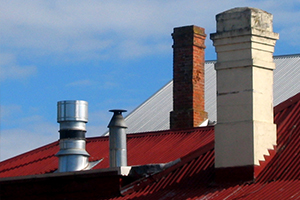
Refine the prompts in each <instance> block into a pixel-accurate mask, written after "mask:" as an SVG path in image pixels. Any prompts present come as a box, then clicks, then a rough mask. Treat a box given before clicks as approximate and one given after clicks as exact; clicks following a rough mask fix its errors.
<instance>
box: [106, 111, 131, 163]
mask: <svg viewBox="0 0 300 200" xmlns="http://www.w3.org/2000/svg"><path fill="white" fill-rule="evenodd" d="M110 112H113V113H114V115H113V117H112V119H111V120H110V122H109V124H108V128H109V165H110V167H121V166H127V144H126V132H125V129H126V128H127V126H126V124H125V121H124V118H123V116H122V112H126V110H117V109H116V110H110Z"/></svg>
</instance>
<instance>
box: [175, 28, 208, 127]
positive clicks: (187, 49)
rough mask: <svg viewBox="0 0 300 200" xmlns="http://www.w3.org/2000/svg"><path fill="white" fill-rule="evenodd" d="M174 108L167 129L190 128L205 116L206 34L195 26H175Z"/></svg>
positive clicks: (203, 119) (197, 124)
mask: <svg viewBox="0 0 300 200" xmlns="http://www.w3.org/2000/svg"><path fill="white" fill-rule="evenodd" d="M172 37H173V40H174V44H173V111H172V112H171V113H170V128H171V129H178V128H181V129H182V128H192V127H197V126H199V125H200V124H201V123H202V122H204V121H205V120H206V119H207V113H206V112H205V111H204V63H205V59H204V49H205V38H206V34H205V33H204V29H203V28H200V27H197V26H184V27H179V28H174V32H173V34H172Z"/></svg>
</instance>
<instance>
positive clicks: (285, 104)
mask: <svg viewBox="0 0 300 200" xmlns="http://www.w3.org/2000/svg"><path fill="white" fill-rule="evenodd" d="M298 101H300V92H299V93H297V94H296V95H294V96H292V97H290V98H288V99H287V100H285V101H283V102H281V103H280V104H278V105H277V106H275V107H274V115H276V114H277V113H279V112H281V111H283V110H284V109H286V108H287V107H289V106H291V105H293V104H294V103H297V102H298Z"/></svg>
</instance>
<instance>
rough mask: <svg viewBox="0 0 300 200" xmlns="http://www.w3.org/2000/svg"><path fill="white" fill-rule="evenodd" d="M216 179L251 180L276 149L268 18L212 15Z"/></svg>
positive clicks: (248, 11)
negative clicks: (215, 56)
mask: <svg viewBox="0 0 300 200" xmlns="http://www.w3.org/2000/svg"><path fill="white" fill-rule="evenodd" d="M216 20H217V32H216V33H214V34H211V36H210V38H211V39H212V40H213V43H214V46H215V48H216V52H217V63H216V64H215V70H216V72H217V125H216V126H215V167H216V179H220V180H221V179H228V178H229V179H238V180H251V179H254V178H255V166H258V165H259V161H262V160H264V155H268V150H269V149H273V147H274V145H276V125H275V124H274V120H273V70H274V69H275V63H274V62H273V52H274V46H275V43H276V40H277V39H278V38H279V37H278V34H277V33H274V32H273V24H272V23H273V22H272V20H273V17H272V15H271V14H269V13H267V12H265V11H263V10H260V9H256V8H248V7H245V8H234V9H231V10H228V11H226V12H223V13H220V14H218V15H217V16H216Z"/></svg>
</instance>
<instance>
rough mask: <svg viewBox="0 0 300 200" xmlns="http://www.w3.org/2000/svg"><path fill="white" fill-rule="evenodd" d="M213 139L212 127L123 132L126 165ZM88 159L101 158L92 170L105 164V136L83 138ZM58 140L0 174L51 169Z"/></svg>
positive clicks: (0, 166)
mask: <svg viewBox="0 0 300 200" xmlns="http://www.w3.org/2000/svg"><path fill="white" fill-rule="evenodd" d="M213 140H214V134H213V127H204V128H197V129H187V130H178V131H170V130H169V131H157V132H149V133H140V134H128V135H127V151H128V165H144V164H149V163H167V162H170V161H173V160H176V159H178V158H180V157H183V156H184V155H186V154H189V153H190V152H192V151H194V150H197V149H198V148H200V147H201V146H203V145H205V144H207V143H209V142H211V141H213ZM86 148H87V151H88V152H89V154H90V155H91V157H90V161H95V160H101V159H103V160H102V161H101V162H100V163H99V164H98V165H97V166H96V167H94V169H100V168H108V167H109V144H108V137H95V138H88V139H87V147H86ZM58 151H59V147H58V142H54V143H52V144H49V145H46V146H44V147H41V148H39V149H36V150H33V151H30V152H27V153H25V154H22V155H20V156H17V157H14V158H12V159H9V160H6V161H3V162H1V163H0V177H13V176H25V175H33V174H44V173H50V172H54V171H55V170H56V169H57V166H58V158H56V157H55V154H56V153H57V152H58Z"/></svg>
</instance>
